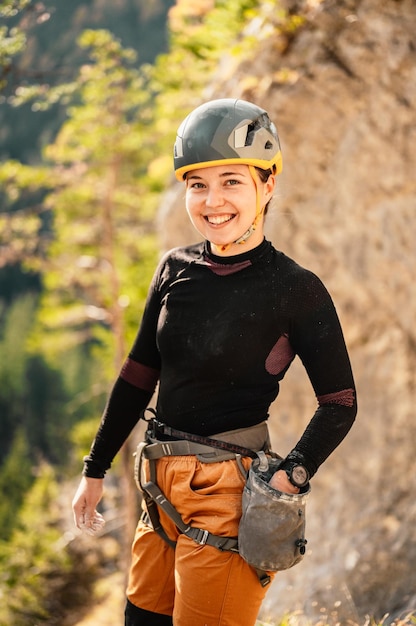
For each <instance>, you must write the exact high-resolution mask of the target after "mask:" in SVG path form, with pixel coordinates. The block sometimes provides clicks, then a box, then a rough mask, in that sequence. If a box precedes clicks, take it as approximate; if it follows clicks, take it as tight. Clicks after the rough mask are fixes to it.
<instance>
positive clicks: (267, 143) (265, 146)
mask: <svg viewBox="0 0 416 626" xmlns="http://www.w3.org/2000/svg"><path fill="white" fill-rule="evenodd" d="M272 148H273V144H272V142H271V141H266V143H265V144H264V149H265V150H271V149H272Z"/></svg>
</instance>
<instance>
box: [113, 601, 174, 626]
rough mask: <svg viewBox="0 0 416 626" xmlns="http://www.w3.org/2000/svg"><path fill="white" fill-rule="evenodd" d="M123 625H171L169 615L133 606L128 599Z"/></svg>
mask: <svg viewBox="0 0 416 626" xmlns="http://www.w3.org/2000/svg"><path fill="white" fill-rule="evenodd" d="M124 615H125V622H124V626H173V622H172V617H171V616H170V615H162V614H161V613H152V612H151V611H146V610H145V609H140V608H139V607H138V606H134V604H132V603H131V602H130V601H129V600H127V603H126V610H125V613H124Z"/></svg>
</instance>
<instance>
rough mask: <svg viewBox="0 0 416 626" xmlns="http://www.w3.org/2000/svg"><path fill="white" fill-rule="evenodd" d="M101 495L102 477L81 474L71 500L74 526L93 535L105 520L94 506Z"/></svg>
mask: <svg viewBox="0 0 416 626" xmlns="http://www.w3.org/2000/svg"><path fill="white" fill-rule="evenodd" d="M102 495H103V479H102V478H87V477H86V476H83V477H82V478H81V482H80V484H79V487H78V490H77V492H76V494H75V496H74V499H73V501H72V510H73V512H74V521H75V526H76V527H77V528H79V529H80V530H84V531H85V532H87V533H88V534H90V535H94V534H95V533H96V532H97V531H98V530H100V529H101V528H102V527H103V526H104V524H105V522H104V518H103V516H102V515H101V514H100V513H98V511H97V509H96V507H97V505H98V503H99V501H100V500H101V498H102Z"/></svg>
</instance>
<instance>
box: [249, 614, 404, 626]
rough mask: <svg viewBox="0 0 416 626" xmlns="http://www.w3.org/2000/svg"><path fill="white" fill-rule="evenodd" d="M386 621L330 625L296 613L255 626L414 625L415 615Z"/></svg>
mask: <svg viewBox="0 0 416 626" xmlns="http://www.w3.org/2000/svg"><path fill="white" fill-rule="evenodd" d="M388 619H389V615H388V614H387V615H385V616H384V617H383V618H382V619H381V620H380V621H378V620H376V619H374V618H373V617H366V618H365V620H364V621H363V623H362V624H358V623H356V622H352V621H348V623H347V624H345V623H344V622H343V623H341V622H337V621H336V619H334V620H333V621H332V622H331V623H329V622H326V621H322V620H319V621H314V622H311V621H308V620H307V619H306V618H305V616H304V615H303V616H302V615H300V614H299V613H297V614H294V615H288V616H287V617H285V618H283V620H281V621H280V622H279V623H277V622H269V621H267V622H265V621H262V620H258V621H257V622H256V626H299V624H302V626H387V623H388V624H389V626H413V625H416V613H408V614H406V615H404V616H403V617H398V618H397V619H395V620H394V621H393V622H388V621H387V620H388Z"/></svg>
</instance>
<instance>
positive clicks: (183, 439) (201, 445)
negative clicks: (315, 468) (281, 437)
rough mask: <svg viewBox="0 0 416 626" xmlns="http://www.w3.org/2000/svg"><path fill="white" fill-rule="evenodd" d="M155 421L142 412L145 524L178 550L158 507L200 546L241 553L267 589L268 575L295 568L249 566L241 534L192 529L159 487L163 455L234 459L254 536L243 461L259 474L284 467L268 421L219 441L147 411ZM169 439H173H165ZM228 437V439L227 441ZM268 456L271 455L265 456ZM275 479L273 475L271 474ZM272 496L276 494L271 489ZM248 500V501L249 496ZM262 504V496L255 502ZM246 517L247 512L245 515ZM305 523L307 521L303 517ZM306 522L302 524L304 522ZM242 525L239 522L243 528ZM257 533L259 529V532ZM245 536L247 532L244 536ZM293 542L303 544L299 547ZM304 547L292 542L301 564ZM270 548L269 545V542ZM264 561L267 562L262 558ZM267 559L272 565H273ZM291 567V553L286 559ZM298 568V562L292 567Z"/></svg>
mask: <svg viewBox="0 0 416 626" xmlns="http://www.w3.org/2000/svg"><path fill="white" fill-rule="evenodd" d="M147 411H149V412H150V413H151V414H152V415H153V417H151V418H146V417H145V411H144V412H143V413H142V415H141V418H142V419H144V420H145V421H146V422H147V424H148V428H147V431H146V437H145V440H144V441H142V442H141V443H139V445H138V446H137V450H136V453H135V468H134V476H135V481H136V485H137V487H138V489H139V490H140V491H141V492H142V494H143V498H144V501H145V504H146V511H144V513H143V516H142V521H143V522H144V523H146V524H148V525H151V526H152V528H153V530H154V531H155V532H157V533H158V534H159V536H160V537H162V539H163V540H164V541H165V542H166V543H168V544H169V545H170V546H171V547H172V548H175V546H176V542H175V541H173V540H171V539H170V538H169V537H168V535H167V533H166V531H165V530H164V528H163V526H162V524H161V522H160V517H159V511H158V507H160V508H161V509H162V510H163V511H164V512H165V513H166V514H167V515H168V516H169V517H170V518H171V520H172V521H173V522H174V524H175V525H176V527H177V528H178V530H179V531H180V532H181V533H183V534H184V535H186V536H187V537H189V538H190V539H193V541H195V542H196V543H198V544H199V545H209V546H212V547H214V548H217V549H218V550H221V551H230V552H235V553H240V554H241V556H243V558H245V560H246V561H247V562H248V563H249V564H250V565H252V567H253V568H254V569H255V570H256V573H257V576H258V578H259V581H260V583H261V585H262V586H266V585H268V584H269V583H270V580H271V578H270V575H269V573H268V571H266V570H271V571H275V570H276V569H286V568H287V567H291V565H286V567H280V565H281V563H280V562H279V567H278V568H276V567H262V566H261V567H258V566H257V565H256V564H255V563H253V562H251V561H252V559H251V561H250V560H249V558H246V557H245V556H244V553H245V550H244V545H243V550H242V544H241V537H240V531H239V536H238V537H224V536H219V535H214V534H213V533H210V532H209V531H208V530H206V529H202V528H196V527H194V526H190V525H188V524H186V523H185V522H184V521H183V519H182V517H181V515H180V513H179V512H178V511H177V510H176V508H175V507H174V506H173V505H172V503H171V502H170V501H169V500H168V499H167V498H166V496H165V494H164V493H163V492H162V490H161V489H160V487H159V486H158V484H157V479H156V461H157V459H160V458H162V457H165V456H182V455H195V456H196V457H197V458H198V459H199V460H200V461H201V462H203V463H217V462H219V461H228V460H231V459H234V460H235V461H236V462H237V465H238V467H239V469H240V471H241V473H242V475H243V477H244V479H245V480H246V481H247V482H246V486H245V488H244V492H243V517H242V521H243V519H245V528H246V531H247V529H248V532H249V533H250V529H249V526H250V523H251V522H250V520H251V513H249V514H248V515H247V512H246V511H245V509H244V502H245V500H246V501H247V495H244V494H245V493H246V490H247V488H249V491H250V493H251V492H252V487H251V486H249V485H250V483H252V482H253V472H251V474H250V470H249V472H247V471H246V470H245V468H244V466H243V463H242V460H241V459H242V457H250V458H252V459H253V463H252V467H253V468H255V470H254V471H256V472H261V473H263V474H266V473H267V472H269V471H270V468H271V467H274V466H273V465H271V462H272V461H273V462H277V463H280V462H281V461H282V459H281V458H280V457H278V456H277V455H276V454H274V453H272V452H271V451H270V440H269V437H268V429H267V425H266V423H265V422H263V423H262V424H257V425H256V426H253V427H250V428H245V429H239V430H237V431H230V432H228V433H222V434H221V435H220V436H221V439H217V438H216V437H202V436H200V435H195V434H193V433H186V432H183V431H180V430H177V429H174V428H171V427H170V426H168V425H166V424H164V423H162V422H160V421H159V419H158V418H157V414H156V412H155V411H154V410H153V409H147ZM167 437H170V438H172V439H166V438H167ZM227 439H228V441H227ZM241 440H244V441H250V445H253V447H252V448H249V447H245V446H241V445H239V444H238V443H235V442H236V441H241ZM254 448H263V449H260V450H255V449H254ZM266 455H267V456H266ZM144 459H146V460H147V462H148V476H147V477H146V478H145V479H144V478H143V476H144V472H143V461H144ZM270 476H271V474H270ZM269 489H271V490H272V491H273V492H275V493H280V492H276V490H274V489H272V488H271V487H269ZM282 495H283V496H288V497H289V499H290V496H289V494H282ZM302 498H303V501H304V494H302ZM249 499H250V498H249ZM257 500H258V496H257V498H256V501H257ZM251 509H252V510H254V509H255V507H254V509H253V502H251ZM245 513H246V514H245ZM303 519H304V518H303ZM302 521H303V520H302ZM240 525H241V524H240ZM258 531H259V529H257V532H258ZM245 535H247V532H245ZM248 538H249V536H248V535H247V539H243V544H245V543H247V540H248ZM263 541H264V539H263V536H262V534H261V529H260V535H257V540H256V542H255V543H256V544H257V543H258V542H263ZM295 541H298V542H300V543H299V544H298V546H297V547H296V545H295ZM250 543H251V544H252V543H253V537H251V538H250ZM305 544H306V540H305V539H304V538H303V536H302V537H297V538H296V539H295V540H294V542H293V552H294V553H296V558H297V561H296V562H298V560H300V559H299V558H298V557H299V556H300V558H302V556H303V554H301V553H302V551H303V552H304V545H305ZM266 549H267V543H266ZM248 552H249V553H250V554H249V557H250V558H251V549H250V550H248ZM263 560H264V559H263ZM269 561H270V559H269V560H268V565H269ZM285 563H287V555H286V561H285ZM293 564H294V563H293Z"/></svg>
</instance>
